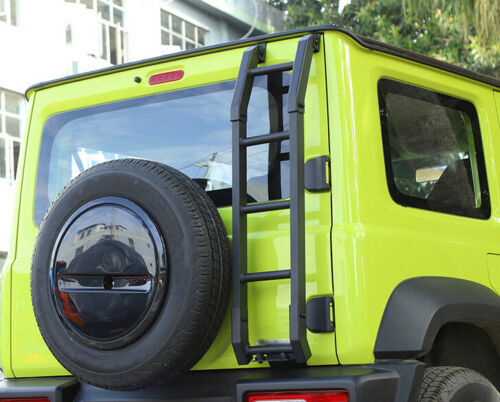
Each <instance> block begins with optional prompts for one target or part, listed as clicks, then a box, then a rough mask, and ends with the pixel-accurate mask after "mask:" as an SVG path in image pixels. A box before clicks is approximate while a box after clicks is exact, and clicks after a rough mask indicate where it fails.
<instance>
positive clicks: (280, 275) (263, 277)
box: [240, 269, 291, 283]
mask: <svg viewBox="0 0 500 402" xmlns="http://www.w3.org/2000/svg"><path fill="white" fill-rule="evenodd" d="M290 274H291V271H290V270H289V269H286V270H280V271H266V272H253V273H251V274H241V276H240V282H243V283H244V282H258V281H271V280H273V279H286V278H290Z"/></svg>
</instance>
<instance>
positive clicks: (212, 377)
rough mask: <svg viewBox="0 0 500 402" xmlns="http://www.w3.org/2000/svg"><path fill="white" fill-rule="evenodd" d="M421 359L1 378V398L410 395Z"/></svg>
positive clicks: (387, 401) (398, 398) (372, 400)
mask: <svg viewBox="0 0 500 402" xmlns="http://www.w3.org/2000/svg"><path fill="white" fill-rule="evenodd" d="M423 368H424V366H423V364H421V363H419V362H416V361H407V362H398V363H396V364H395V363H390V364H389V363H388V364H383V363H381V364H376V365H370V366H343V367H340V366H320V367H306V368H295V369H251V370H249V369H242V370H217V371H204V372H201V371H198V372H190V373H188V374H186V375H185V376H182V377H181V378H178V379H176V381H175V382H170V383H166V384H163V385H161V386H158V387H154V388H150V389H146V390H139V391H126V392H124V391H120V392H119V391H107V390H103V389H100V388H96V387H93V386H90V385H87V384H81V383H79V382H78V381H76V380H75V379H73V378H72V377H57V378H55V377H50V378H26V379H11V380H8V379H4V380H2V381H1V382H0V398H16V397H17V398H21V397H24V398H30V397H48V398H49V399H50V401H51V402H67V401H77V402H83V401H139V400H140V401H169V402H170V401H191V402H197V401H205V402H207V401H208V402H212V401H213V402H215V401H218V402H219V401H220V402H235V401H238V402H240V401H243V400H244V399H243V397H244V395H245V393H247V392H252V391H281V390H321V389H330V390H331V389H340V390H347V391H348V392H349V402H365V401H366V402H368V401H369V402H392V401H394V402H409V401H414V400H415V393H416V391H417V390H418V385H419V384H420V381H421V378H422V374H423Z"/></svg>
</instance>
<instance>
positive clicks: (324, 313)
mask: <svg viewBox="0 0 500 402" xmlns="http://www.w3.org/2000/svg"><path fill="white" fill-rule="evenodd" d="M332 308H333V297H331V296H323V297H315V298H314V299H310V300H309V301H308V302H307V305H306V321H307V329H308V330H309V331H311V332H316V333H322V332H333V331H334V329H335V325H334V322H333V319H332V314H331V313H332Z"/></svg>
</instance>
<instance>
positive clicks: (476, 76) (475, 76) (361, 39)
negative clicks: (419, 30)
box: [25, 25, 500, 99]
mask: <svg viewBox="0 0 500 402" xmlns="http://www.w3.org/2000/svg"><path fill="white" fill-rule="evenodd" d="M325 31H335V32H341V33H343V34H345V35H347V36H349V37H350V38H352V39H353V40H355V41H356V42H357V43H359V44H360V45H361V46H363V47H365V48H367V49H370V50H376V51H379V52H382V53H387V54H391V55H393V56H397V57H401V58H404V59H407V60H411V61H415V62H417V63H421V64H424V65H427V66H429V67H435V68H438V69H440V70H444V71H448V72H451V73H454V74H457V75H461V76H463V77H466V78H470V79H472V80H475V81H479V82H482V83H484V84H488V85H491V86H493V87H497V88H500V80H497V79H495V78H493V77H490V76H487V75H484V74H480V73H476V72H474V71H470V70H467V69H465V68H462V67H459V66H455V65H453V64H450V63H446V62H443V61H439V60H435V59H433V58H432V57H428V56H424V55H421V54H419V53H415V52H412V51H411V50H407V49H402V48H399V47H397V46H393V45H389V44H387V43H384V42H380V41H377V40H375V39H371V38H367V37H365V36H361V35H355V34H353V33H352V32H350V31H348V30H347V29H345V28H343V27H340V26H335V25H320V26H316V27H306V28H300V29H293V30H290V31H285V32H279V33H273V34H269V35H260V36H253V37H251V38H248V39H240V40H236V41H231V42H226V43H221V44H217V45H212V46H206V47H202V48H197V49H191V50H186V51H183V52H177V53H172V54H169V55H165V56H158V57H153V58H149V59H144V60H140V61H134V62H130V63H125V64H120V65H117V66H112V67H107V68H102V69H99V70H95V71H90V72H86V73H81V74H75V75H71V76H69V77H63V78H58V79H55V80H50V81H44V82H40V83H38V84H35V85H32V86H30V87H29V88H28V89H27V90H26V92H25V96H26V98H27V99H28V97H29V94H30V92H31V91H33V90H39V89H44V88H50V87H54V86H58V85H62V84H65V83H69V82H75V81H81V80H84V79H87V78H91V77H97V76H102V75H107V74H113V73H115V72H118V71H126V70H131V69H134V68H136V67H145V66H150V65H155V64H160V63H165V62H168V61H173V60H179V59H184V58H187V57H191V56H197V55H202V54H206V53H211V52H213V51H217V50H222V49H226V48H227V49H230V48H238V47H246V46H248V45H250V44H252V43H257V42H262V41H267V42H272V41H276V40H280V39H284V38H287V37H294V36H303V35H305V34H308V33H320V32H325Z"/></svg>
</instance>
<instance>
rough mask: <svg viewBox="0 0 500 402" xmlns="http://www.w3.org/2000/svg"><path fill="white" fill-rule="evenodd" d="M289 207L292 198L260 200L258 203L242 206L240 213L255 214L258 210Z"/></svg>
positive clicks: (265, 210)
mask: <svg viewBox="0 0 500 402" xmlns="http://www.w3.org/2000/svg"><path fill="white" fill-rule="evenodd" d="M287 208H290V200H285V201H271V202H260V203H258V204H250V205H242V206H240V214H242V215H244V214H253V213H256V212H267V211H275V210H277V209H287Z"/></svg>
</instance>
